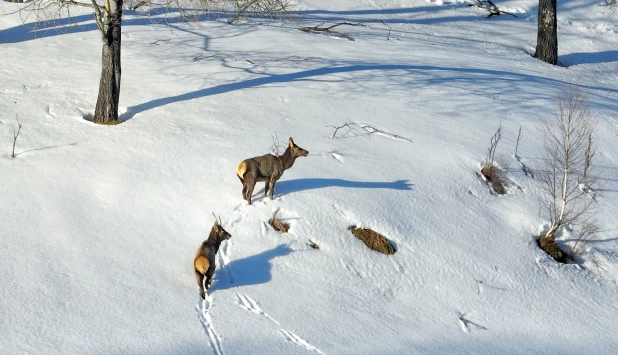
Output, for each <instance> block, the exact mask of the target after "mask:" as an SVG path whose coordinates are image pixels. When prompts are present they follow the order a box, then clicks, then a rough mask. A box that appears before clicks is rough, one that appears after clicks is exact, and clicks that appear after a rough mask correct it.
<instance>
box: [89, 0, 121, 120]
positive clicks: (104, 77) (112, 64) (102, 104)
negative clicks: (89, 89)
mask: <svg viewBox="0 0 618 355" xmlns="http://www.w3.org/2000/svg"><path fill="white" fill-rule="evenodd" d="M122 6H123V0H106V1H105V8H106V11H105V16H104V23H103V29H102V35H103V51H102V55H101V56H102V58H101V81H100V82H99V96H98V98H97V105H96V108H95V111H94V117H93V121H94V122H96V123H103V124H114V123H116V122H117V121H118V102H119V100H120V74H121V72H122V71H121V69H120V35H121V22H122Z"/></svg>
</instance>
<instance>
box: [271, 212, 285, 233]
mask: <svg viewBox="0 0 618 355" xmlns="http://www.w3.org/2000/svg"><path fill="white" fill-rule="evenodd" d="M278 212H279V209H278V208H277V210H276V211H275V213H273V216H272V218H271V219H269V220H268V224H270V225H271V227H273V228H274V229H275V230H276V231H278V232H282V233H287V232H288V231H289V230H290V224H289V223H285V222H281V221H280V220H278V219H277V218H276V217H275V216H276V215H277V213H278Z"/></svg>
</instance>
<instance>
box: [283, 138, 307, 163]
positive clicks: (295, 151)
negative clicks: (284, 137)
mask: <svg viewBox="0 0 618 355" xmlns="http://www.w3.org/2000/svg"><path fill="white" fill-rule="evenodd" d="M288 143H289V145H290V152H292V156H293V157H295V158H297V157H306V156H307V155H309V152H308V151H306V150H304V149H303V148H301V147H299V146H297V145H296V144H295V143H294V140H293V139H292V137H290V140H289V141H288Z"/></svg>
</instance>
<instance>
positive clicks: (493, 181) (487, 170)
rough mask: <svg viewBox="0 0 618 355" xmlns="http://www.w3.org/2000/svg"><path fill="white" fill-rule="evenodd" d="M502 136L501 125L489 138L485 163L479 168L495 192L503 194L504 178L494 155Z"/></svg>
mask: <svg viewBox="0 0 618 355" xmlns="http://www.w3.org/2000/svg"><path fill="white" fill-rule="evenodd" d="M500 138H502V126H501V127H499V128H498V130H497V131H496V133H494V135H493V136H492V137H491V138H490V145H489V148H488V149H487V160H486V161H485V165H483V167H482V168H481V174H483V176H484V177H485V180H487V182H489V184H490V185H491V187H492V189H493V190H494V192H495V193H497V194H499V195H503V194H505V193H506V189H505V188H504V179H503V178H502V169H500V166H499V165H498V164H497V163H496V160H495V155H496V148H497V147H498V142H499V141H500Z"/></svg>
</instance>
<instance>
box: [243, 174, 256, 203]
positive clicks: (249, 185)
mask: <svg viewBox="0 0 618 355" xmlns="http://www.w3.org/2000/svg"><path fill="white" fill-rule="evenodd" d="M247 175H248V174H247ZM245 188H246V191H245V193H244V196H243V197H244V199H245V200H247V202H248V203H249V204H251V196H252V195H253V189H254V188H255V179H253V178H250V177H246V178H245Z"/></svg>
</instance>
